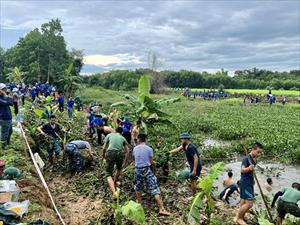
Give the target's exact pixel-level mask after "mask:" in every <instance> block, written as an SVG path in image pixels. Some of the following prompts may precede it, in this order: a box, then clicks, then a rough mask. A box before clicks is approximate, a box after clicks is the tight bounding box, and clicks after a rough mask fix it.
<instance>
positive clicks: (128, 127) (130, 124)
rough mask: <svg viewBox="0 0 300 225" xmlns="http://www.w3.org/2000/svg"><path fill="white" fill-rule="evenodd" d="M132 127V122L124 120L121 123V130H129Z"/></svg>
mask: <svg viewBox="0 0 300 225" xmlns="http://www.w3.org/2000/svg"><path fill="white" fill-rule="evenodd" d="M131 127H132V123H130V122H129V121H125V122H123V123H122V128H123V132H124V133H125V132H130V129H131Z"/></svg>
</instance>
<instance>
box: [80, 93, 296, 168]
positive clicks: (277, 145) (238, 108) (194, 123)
mask: <svg viewBox="0 0 300 225" xmlns="http://www.w3.org/2000/svg"><path fill="white" fill-rule="evenodd" d="M261 91H262V90H261ZM91 93H93V95H91ZM122 94H125V92H116V91H111V90H105V89H102V88H99V89H92V88H87V89H84V90H83V91H82V93H81V96H82V99H83V101H89V99H90V96H93V97H95V98H97V97H99V98H97V99H99V102H100V103H102V104H103V105H104V107H105V108H106V109H108V108H109V105H110V104H111V103H113V102H119V101H124V99H123V98H122ZM131 94H132V92H131ZM100 96H101V97H100ZM172 96H174V95H172ZM155 97H156V98H162V97H166V96H155ZM125 102H126V101H125ZM163 111H165V112H167V113H168V114H169V115H170V117H171V120H172V121H174V123H175V125H176V127H177V130H176V129H172V130H170V129H166V128H160V129H158V131H157V132H158V133H157V134H158V135H162V136H164V137H165V136H166V137H168V138H167V142H168V143H169V144H170V146H169V147H168V148H169V149H171V148H172V147H174V146H175V145H176V144H178V138H177V136H178V134H179V133H180V132H190V133H192V134H193V135H194V137H195V138H196V140H195V141H196V144H197V145H198V146H201V145H202V141H203V140H204V139H205V138H206V137H213V138H215V139H218V140H221V141H222V140H223V141H231V142H232V144H233V146H234V149H232V151H231V152H239V153H243V152H244V149H243V148H241V144H243V145H246V146H247V147H248V146H249V145H250V143H252V142H254V141H259V142H262V143H263V144H264V146H265V157H266V158H269V159H276V160H277V159H278V160H280V161H284V162H289V163H291V162H298V163H299V162H300V147H299V146H300V139H299V136H300V129H299V127H300V120H299V115H300V105H299V104H287V105H285V106H282V105H281V104H279V103H277V104H276V105H273V106H271V107H270V106H269V105H268V104H260V105H250V104H244V103H243V100H242V99H238V98H231V99H226V100H220V101H216V102H214V101H204V100H201V99H196V100H187V99H185V98H182V99H181V101H180V102H177V103H175V104H170V105H168V106H165V107H164V108H163ZM215 151H217V152H219V154H220V155H219V156H220V157H224V151H222V150H220V149H219V150H218V149H215ZM211 154H213V153H211V152H210V153H208V155H210V156H211Z"/></svg>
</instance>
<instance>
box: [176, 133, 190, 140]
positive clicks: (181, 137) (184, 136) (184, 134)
mask: <svg viewBox="0 0 300 225" xmlns="http://www.w3.org/2000/svg"><path fill="white" fill-rule="evenodd" d="M179 138H180V139H191V138H192V136H191V135H190V134H188V133H182V134H180V136H179Z"/></svg>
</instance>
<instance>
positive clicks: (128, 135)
mask: <svg viewBox="0 0 300 225" xmlns="http://www.w3.org/2000/svg"><path fill="white" fill-rule="evenodd" d="M123 137H124V138H125V139H126V141H127V143H128V144H129V145H130V144H131V133H130V132H124V133H123Z"/></svg>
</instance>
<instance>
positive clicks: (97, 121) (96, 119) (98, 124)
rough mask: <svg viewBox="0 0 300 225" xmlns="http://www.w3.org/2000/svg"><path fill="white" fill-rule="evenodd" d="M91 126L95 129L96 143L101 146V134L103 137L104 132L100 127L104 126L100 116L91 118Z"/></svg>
mask: <svg viewBox="0 0 300 225" xmlns="http://www.w3.org/2000/svg"><path fill="white" fill-rule="evenodd" d="M93 126H94V127H95V128H96V132H97V142H98V144H99V145H102V144H103V143H102V134H103V135H105V132H104V131H103V129H100V128H101V127H103V126H104V122H103V119H102V117H101V116H98V115H97V116H94V118H93Z"/></svg>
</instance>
